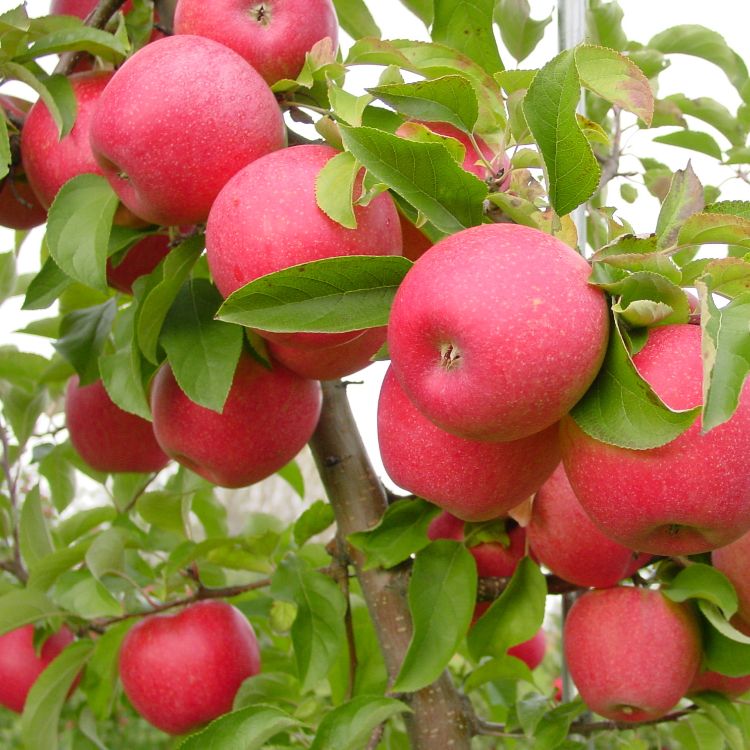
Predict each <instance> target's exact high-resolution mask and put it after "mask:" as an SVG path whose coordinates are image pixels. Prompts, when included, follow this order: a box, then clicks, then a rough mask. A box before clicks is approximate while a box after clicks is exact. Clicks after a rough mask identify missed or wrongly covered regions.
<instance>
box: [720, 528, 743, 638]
mask: <svg viewBox="0 0 750 750" xmlns="http://www.w3.org/2000/svg"><path fill="white" fill-rule="evenodd" d="M711 563H712V565H713V566H714V567H715V568H716V569H717V570H719V571H721V572H722V573H723V574H724V575H725V576H726V577H727V578H728V579H729V580H730V581H731V582H732V585H733V586H734V589H735V591H736V592H737V599H738V603H739V608H738V611H737V618H738V620H740V621H741V624H742V625H744V626H745V627H744V628H743V630H747V629H750V575H748V571H750V533H747V534H744V535H743V536H741V537H740V538H739V539H737V540H736V541H734V542H732V543H731V544H727V545H726V546H724V547H719V548H718V549H715V550H714V551H713V552H712V553H711ZM738 624H739V623H738Z"/></svg>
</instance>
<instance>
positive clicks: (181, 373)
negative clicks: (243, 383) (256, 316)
mask: <svg viewBox="0 0 750 750" xmlns="http://www.w3.org/2000/svg"><path fill="white" fill-rule="evenodd" d="M221 303H222V297H221V295H220V294H219V292H218V290H217V289H216V287H215V286H214V285H213V284H211V282H210V281H208V280H206V279H192V280H190V281H187V282H185V284H184V285H183V286H182V288H181V289H180V291H179V292H178V294H177V297H176V298H175V300H174V302H173V303H172V306H171V307H170V309H169V312H168V313H167V317H166V319H165V320H164V326H163V328H162V331H161V335H160V336H159V342H160V343H161V345H162V346H163V347H164V349H165V351H166V352H167V359H168V361H169V365H170V367H171V368H172V372H173V373H174V376H175V380H176V381H177V384H178V385H179V386H180V388H181V390H182V391H183V392H184V393H185V395H186V396H187V397H188V398H189V399H190V400H191V401H193V402H195V403H196V404H200V405H201V406H205V407H206V408H207V409H211V410H212V411H215V412H219V413H221V412H222V410H223V408H224V402H225V401H226V399H227V396H228V395H229V389H230V388H231V387H232V381H233V380H234V372H235V369H236V368H237V362H238V361H239V357H240V352H241V351H242V340H243V334H242V329H241V328H240V327H239V326H236V325H230V324H228V323H225V322H223V321H221V320H215V315H216V311H217V310H218V309H219V307H220V305H221Z"/></svg>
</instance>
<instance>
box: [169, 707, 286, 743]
mask: <svg viewBox="0 0 750 750" xmlns="http://www.w3.org/2000/svg"><path fill="white" fill-rule="evenodd" d="M298 726H300V722H299V721H298V720H297V719H295V718H294V717H292V716H290V715H289V714H288V713H286V711H282V710H281V709H280V708H276V707H275V706H264V705H262V704H259V705H257V706H249V707H248V708H243V709H240V710H239V711H234V712H233V713H230V714H227V715H226V716H222V717H221V718H219V719H216V721H212V722H211V723H210V724H209V725H208V726H207V727H206V728H205V729H203V730H201V731H200V732H198V733H197V734H192V735H190V737H188V738H187V739H185V740H184V741H183V742H181V743H180V744H179V745H177V746H176V747H177V750H262V748H265V747H269V746H268V744H267V742H268V740H270V739H272V738H273V737H275V736H276V735H277V734H281V732H284V731H286V730H288V729H292V728H293V727H298Z"/></svg>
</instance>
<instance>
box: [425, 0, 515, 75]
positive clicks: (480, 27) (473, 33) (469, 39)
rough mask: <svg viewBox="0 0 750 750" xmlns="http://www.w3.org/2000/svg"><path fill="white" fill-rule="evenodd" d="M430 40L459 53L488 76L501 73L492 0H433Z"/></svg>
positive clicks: (501, 65)
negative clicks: (477, 64)
mask: <svg viewBox="0 0 750 750" xmlns="http://www.w3.org/2000/svg"><path fill="white" fill-rule="evenodd" d="M433 5H434V14H435V17H434V20H433V23H432V38H433V39H434V40H435V41H436V42H438V43H439V44H444V45H446V46H447V47H451V48H453V49H456V50H458V51H459V52H462V53H463V54H464V55H466V56H467V57H469V58H470V59H472V60H474V61H475V62H477V63H479V65H481V67H482V68H484V69H485V70H486V71H487V72H488V73H490V74H492V73H496V72H497V71H498V70H503V63H502V60H500V54H499V53H498V51H497V43H496V42H495V34H494V31H493V28H492V22H493V11H494V7H495V0H434V3H433Z"/></svg>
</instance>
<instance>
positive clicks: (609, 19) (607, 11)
mask: <svg viewBox="0 0 750 750" xmlns="http://www.w3.org/2000/svg"><path fill="white" fill-rule="evenodd" d="M623 15H624V14H623V12H622V8H621V7H620V5H619V4H618V3H616V2H614V3H613V2H609V1H608V0H607V1H604V0H592V2H590V3H589V7H588V8H587V9H586V30H587V32H588V36H589V37H590V38H591V40H592V42H594V44H599V45H601V46H602V47H609V48H610V49H616V50H620V51H622V50H623V49H625V45H626V44H627V43H628V38H627V36H625V32H623V30H622V18H623Z"/></svg>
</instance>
